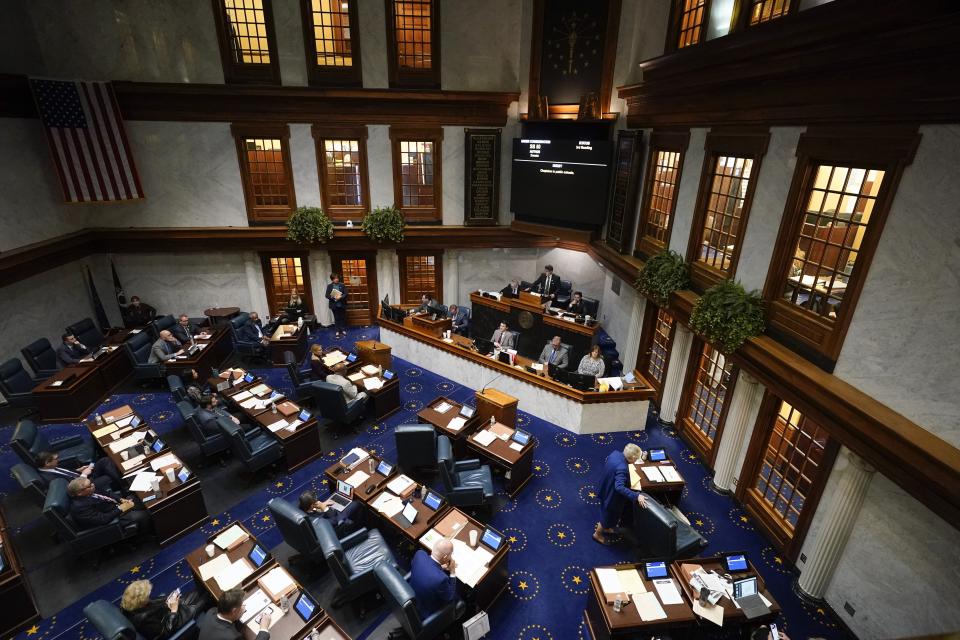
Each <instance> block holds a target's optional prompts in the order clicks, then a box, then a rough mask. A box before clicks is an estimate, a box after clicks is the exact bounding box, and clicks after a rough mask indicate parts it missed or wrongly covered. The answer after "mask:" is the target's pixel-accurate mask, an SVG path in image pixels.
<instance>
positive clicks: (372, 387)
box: [363, 378, 383, 391]
mask: <svg viewBox="0 0 960 640" xmlns="http://www.w3.org/2000/svg"><path fill="white" fill-rule="evenodd" d="M363 386H364V388H366V390H367V391H376V390H377V389H380V388H381V387H383V381H382V380H380V378H367V379H366V380H364V381H363Z"/></svg>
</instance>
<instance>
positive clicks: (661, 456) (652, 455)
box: [647, 449, 667, 462]
mask: <svg viewBox="0 0 960 640" xmlns="http://www.w3.org/2000/svg"><path fill="white" fill-rule="evenodd" d="M647 459H648V460H649V461H650V462H663V461H664V460H666V459H667V451H666V449H648V450H647Z"/></svg>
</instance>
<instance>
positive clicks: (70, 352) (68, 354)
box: [57, 333, 90, 367]
mask: <svg viewBox="0 0 960 640" xmlns="http://www.w3.org/2000/svg"><path fill="white" fill-rule="evenodd" d="M60 339H61V340H62V341H63V344H61V345H60V346H59V347H58V348H57V360H58V361H59V362H60V364H62V365H63V366H65V367H66V366H69V365H71V364H76V363H78V362H80V359H81V358H84V357H86V356H88V355H90V349H87V347H86V345H83V344H80V341H79V340H77V338H76V336H74V335H73V334H72V333H65V334H63V335H62V336H61V337H60Z"/></svg>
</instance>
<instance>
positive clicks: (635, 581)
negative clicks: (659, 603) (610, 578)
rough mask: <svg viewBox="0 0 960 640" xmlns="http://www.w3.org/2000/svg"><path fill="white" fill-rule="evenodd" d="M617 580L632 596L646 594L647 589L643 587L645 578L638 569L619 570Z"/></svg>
mask: <svg viewBox="0 0 960 640" xmlns="http://www.w3.org/2000/svg"><path fill="white" fill-rule="evenodd" d="M617 579H618V580H619V581H620V586H621V587H623V590H624V591H625V592H626V593H629V594H630V595H633V594H635V593H646V591H647V588H646V587H645V586H643V578H641V577H640V572H639V571H637V570H636V569H617Z"/></svg>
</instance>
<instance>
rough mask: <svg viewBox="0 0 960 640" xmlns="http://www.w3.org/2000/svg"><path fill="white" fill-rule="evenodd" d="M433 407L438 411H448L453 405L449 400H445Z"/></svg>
mask: <svg viewBox="0 0 960 640" xmlns="http://www.w3.org/2000/svg"><path fill="white" fill-rule="evenodd" d="M432 409H433V410H434V411H436V412H437V413H446V412H447V411H450V409H453V405H452V404H450V403H449V402H446V401H444V402H441V403H440V404H438V405H437V406H435V407H432Z"/></svg>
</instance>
